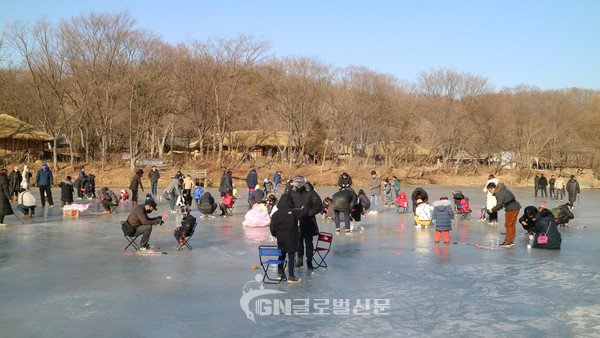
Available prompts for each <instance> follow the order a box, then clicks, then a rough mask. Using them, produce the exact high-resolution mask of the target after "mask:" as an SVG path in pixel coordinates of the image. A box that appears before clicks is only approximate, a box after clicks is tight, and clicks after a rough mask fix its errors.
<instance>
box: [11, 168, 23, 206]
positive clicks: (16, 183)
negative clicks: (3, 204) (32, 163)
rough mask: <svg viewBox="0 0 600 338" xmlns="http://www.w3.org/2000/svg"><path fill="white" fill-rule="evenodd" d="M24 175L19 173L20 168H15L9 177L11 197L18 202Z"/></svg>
mask: <svg viewBox="0 0 600 338" xmlns="http://www.w3.org/2000/svg"><path fill="white" fill-rule="evenodd" d="M22 180H23V175H21V172H20V171H19V167H17V166H15V170H13V171H11V172H10V174H9V175H8V190H9V191H10V195H11V197H12V198H13V199H14V200H15V201H16V200H17V197H18V196H19V192H20V191H21V181H22Z"/></svg>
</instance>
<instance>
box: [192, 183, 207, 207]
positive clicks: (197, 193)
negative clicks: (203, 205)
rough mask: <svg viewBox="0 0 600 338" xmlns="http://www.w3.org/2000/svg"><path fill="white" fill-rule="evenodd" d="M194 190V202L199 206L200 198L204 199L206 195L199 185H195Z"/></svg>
mask: <svg viewBox="0 0 600 338" xmlns="http://www.w3.org/2000/svg"><path fill="white" fill-rule="evenodd" d="M192 190H193V192H194V193H193V196H194V200H195V201H196V205H198V202H199V201H200V198H201V197H202V194H203V193H204V190H203V189H202V188H200V186H199V185H195V186H194V188H193V189H192Z"/></svg>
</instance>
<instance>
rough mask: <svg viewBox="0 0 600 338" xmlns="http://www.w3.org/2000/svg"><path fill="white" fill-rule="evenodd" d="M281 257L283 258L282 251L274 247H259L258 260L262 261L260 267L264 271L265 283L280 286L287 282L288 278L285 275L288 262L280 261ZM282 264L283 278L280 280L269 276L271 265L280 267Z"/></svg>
mask: <svg viewBox="0 0 600 338" xmlns="http://www.w3.org/2000/svg"><path fill="white" fill-rule="evenodd" d="M281 256H283V255H282V253H281V250H280V249H278V248H277V247H276V246H274V245H261V246H259V247H258V258H259V260H260V266H261V267H262V269H263V271H264V276H263V283H265V284H279V283H281V282H282V281H285V280H287V277H286V275H285V267H286V265H287V261H285V260H280V257H281ZM272 257H276V259H273V258H272ZM280 264H283V273H282V274H281V278H279V276H277V277H275V278H273V277H271V276H269V267H270V266H271V265H277V266H278V267H279V265H280ZM278 275H279V270H278Z"/></svg>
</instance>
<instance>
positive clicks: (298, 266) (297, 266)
mask: <svg viewBox="0 0 600 338" xmlns="http://www.w3.org/2000/svg"><path fill="white" fill-rule="evenodd" d="M303 266H304V263H303V262H302V257H299V258H298V261H297V262H296V265H294V267H296V268H301V267H303Z"/></svg>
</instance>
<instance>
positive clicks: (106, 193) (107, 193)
mask: <svg viewBox="0 0 600 338" xmlns="http://www.w3.org/2000/svg"><path fill="white" fill-rule="evenodd" d="M100 191H101V192H102V196H103V197H104V201H107V202H111V203H112V204H115V205H116V204H119V198H118V197H117V195H115V193H114V192H112V190H110V189H108V188H107V187H104V188H102V189H100Z"/></svg>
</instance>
